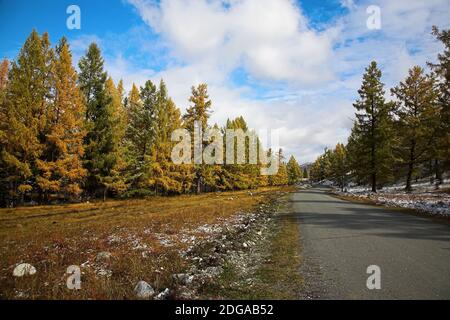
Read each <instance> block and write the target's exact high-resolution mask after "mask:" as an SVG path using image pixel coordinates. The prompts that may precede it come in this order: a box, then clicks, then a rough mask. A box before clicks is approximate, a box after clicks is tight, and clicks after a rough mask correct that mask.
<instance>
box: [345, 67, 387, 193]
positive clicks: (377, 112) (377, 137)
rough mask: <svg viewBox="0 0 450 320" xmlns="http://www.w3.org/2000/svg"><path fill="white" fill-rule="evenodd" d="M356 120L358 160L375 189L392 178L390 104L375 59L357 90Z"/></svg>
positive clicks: (366, 178) (367, 179)
mask: <svg viewBox="0 0 450 320" xmlns="http://www.w3.org/2000/svg"><path fill="white" fill-rule="evenodd" d="M358 93H359V95H360V97H359V99H358V100H357V101H356V102H355V103H354V104H353V106H354V107H355V108H356V110H357V113H356V124H355V126H354V128H356V129H357V131H356V132H353V138H354V139H356V141H358V142H357V143H358V146H359V147H360V148H361V149H360V152H359V154H360V157H359V158H358V162H359V163H360V166H363V167H364V168H365V173H364V176H365V177H364V181H365V182H366V181H367V182H369V183H370V185H371V187H372V191H373V192H376V191H377V187H378V186H379V185H382V184H383V183H386V182H388V181H389V179H390V178H391V175H392V172H391V167H390V165H391V163H392V155H391V141H392V133H391V114H390V112H391V110H390V109H391V107H392V106H391V104H389V103H385V99H384V90H383V83H382V82H381V71H380V70H379V69H378V67H377V64H376V62H375V61H372V63H371V64H370V65H369V67H368V68H366V73H365V74H364V76H363V83H362V85H361V88H360V89H359V90H358Z"/></svg>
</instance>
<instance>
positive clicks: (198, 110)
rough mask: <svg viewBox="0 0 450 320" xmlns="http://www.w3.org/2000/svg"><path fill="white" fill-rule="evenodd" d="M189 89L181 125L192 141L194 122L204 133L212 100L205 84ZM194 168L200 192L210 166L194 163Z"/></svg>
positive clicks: (197, 190) (197, 189)
mask: <svg viewBox="0 0 450 320" xmlns="http://www.w3.org/2000/svg"><path fill="white" fill-rule="evenodd" d="M191 91H192V94H191V97H190V98H189V102H191V103H192V105H191V106H189V107H188V108H187V109H186V114H184V115H183V126H184V127H185V128H186V129H187V130H189V132H190V133H191V135H192V141H194V130H195V123H198V124H199V125H200V131H201V134H202V136H203V135H204V134H205V131H206V128H207V127H208V119H209V117H210V115H211V104H212V102H211V100H210V99H209V95H208V86H207V85H206V84H204V83H202V84H199V85H198V86H197V88H196V87H192V88H191ZM194 168H195V181H194V183H195V185H196V192H197V193H200V192H202V190H203V189H204V187H205V183H204V180H205V178H206V177H207V176H208V175H209V172H210V168H208V167H207V166H206V165H205V164H196V165H195V166H194Z"/></svg>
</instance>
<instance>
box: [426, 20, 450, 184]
mask: <svg viewBox="0 0 450 320" xmlns="http://www.w3.org/2000/svg"><path fill="white" fill-rule="evenodd" d="M433 35H434V36H435V37H436V38H437V39H438V40H439V41H441V42H442V44H443V45H444V52H443V53H440V54H438V62H437V63H429V66H430V67H431V68H432V70H433V72H434V73H435V74H436V76H437V83H438V88H439V98H438V99H439V101H438V105H439V108H440V110H439V118H440V123H439V125H438V127H437V132H436V139H435V140H434V141H433V149H434V150H433V151H434V152H433V155H434V171H435V177H436V180H437V186H438V185H439V184H441V183H442V181H443V179H442V172H443V171H448V170H450V30H449V29H447V30H442V31H439V29H438V28H437V27H435V26H433Z"/></svg>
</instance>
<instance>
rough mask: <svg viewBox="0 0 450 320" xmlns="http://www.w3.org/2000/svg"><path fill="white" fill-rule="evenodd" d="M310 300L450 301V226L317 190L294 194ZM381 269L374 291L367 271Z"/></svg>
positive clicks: (294, 209)
mask: <svg viewBox="0 0 450 320" xmlns="http://www.w3.org/2000/svg"><path fill="white" fill-rule="evenodd" d="M291 201H292V209H293V210H292V211H293V214H294V215H293V218H294V219H296V220H297V221H298V222H299V226H300V234H301V238H302V247H303V252H302V255H303V257H304V263H303V267H302V269H303V270H302V273H303V274H304V275H305V280H306V287H307V289H306V291H307V292H308V297H311V298H321V299H450V226H449V225H446V224H443V223H437V222H434V221H432V220H430V219H427V218H421V217H416V216H413V215H409V214H405V213H401V212H396V211H389V210H388V209H385V208H382V207H376V206H371V205H363V204H357V203H351V202H348V201H343V200H339V199H336V198H334V197H332V196H329V195H328V194H327V189H321V188H313V189H308V190H302V191H299V192H296V193H294V194H293V195H292V198H291ZM370 265H377V266H379V267H380V270H381V277H380V279H381V289H379V290H377V289H373V290H369V289H368V288H367V285H366V282H367V278H368V277H369V276H370V274H367V273H366V272H367V267H368V266H370Z"/></svg>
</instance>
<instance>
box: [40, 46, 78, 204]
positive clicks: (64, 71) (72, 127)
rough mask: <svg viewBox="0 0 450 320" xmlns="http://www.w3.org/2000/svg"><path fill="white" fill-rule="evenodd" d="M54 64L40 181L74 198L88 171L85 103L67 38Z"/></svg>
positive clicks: (46, 187) (43, 186)
mask: <svg viewBox="0 0 450 320" xmlns="http://www.w3.org/2000/svg"><path fill="white" fill-rule="evenodd" d="M52 67H53V73H54V74H53V75H54V79H53V80H54V84H53V85H54V88H53V92H54V101H53V103H52V104H51V105H50V107H49V109H48V113H47V117H48V119H47V121H48V131H47V134H46V139H45V147H44V152H43V154H42V156H41V158H40V159H38V160H37V161H36V164H37V168H38V169H39V172H38V174H37V176H36V182H37V185H38V186H39V188H40V189H41V190H42V191H43V192H45V193H46V194H47V193H49V192H50V193H58V194H62V195H63V196H64V198H69V199H70V198H72V197H76V196H78V195H79V194H80V193H81V191H82V189H81V184H82V182H83V178H84V177H85V175H86V170H85V169H84V168H83V167H82V163H81V157H82V156H83V153H84V147H83V138H84V135H85V131H84V128H83V119H84V111H85V106H84V104H83V99H82V95H81V92H80V90H79V88H78V86H77V83H76V81H77V74H76V71H75V69H74V68H73V67H72V55H71V53H70V51H69V46H68V44H67V42H66V40H65V39H64V38H63V39H62V40H61V41H60V44H59V46H58V47H57V50H56V57H55V59H54V61H53V66H52Z"/></svg>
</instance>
